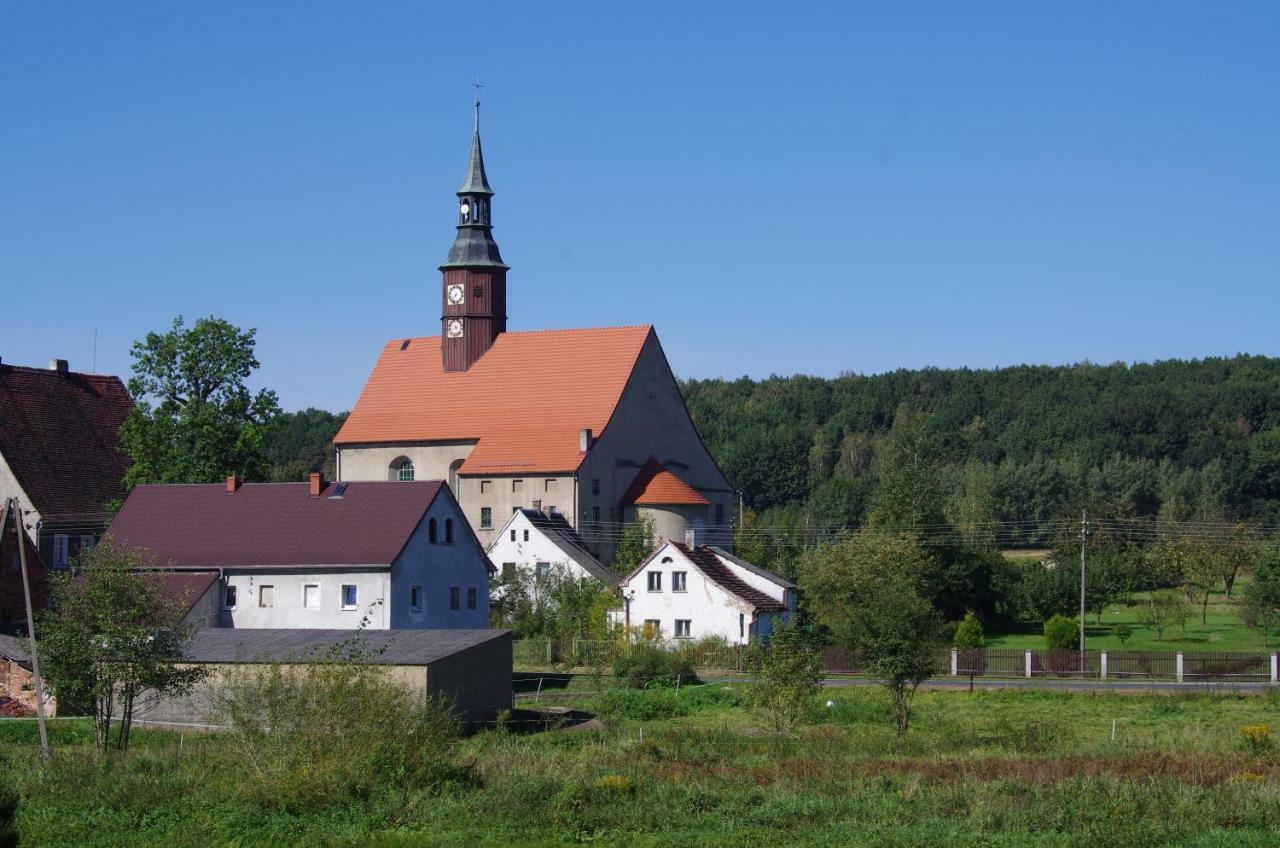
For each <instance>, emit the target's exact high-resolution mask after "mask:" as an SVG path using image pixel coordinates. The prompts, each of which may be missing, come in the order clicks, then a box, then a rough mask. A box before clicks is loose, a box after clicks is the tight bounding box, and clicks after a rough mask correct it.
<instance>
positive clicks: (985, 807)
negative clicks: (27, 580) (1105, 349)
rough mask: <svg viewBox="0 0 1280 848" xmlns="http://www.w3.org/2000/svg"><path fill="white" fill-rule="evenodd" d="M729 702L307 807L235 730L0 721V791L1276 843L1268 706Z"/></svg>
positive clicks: (76, 807)
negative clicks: (793, 709)
mask: <svg viewBox="0 0 1280 848" xmlns="http://www.w3.org/2000/svg"><path fill="white" fill-rule="evenodd" d="M743 691H744V690H743V689H742V688H741V687H739V686H728V685H724V684H713V685H708V686H701V687H692V688H686V689H684V690H683V691H682V692H681V693H680V695H679V696H678V697H677V696H676V695H674V694H673V693H671V692H669V691H657V692H634V691H627V690H610V691H608V692H607V693H606V694H604V695H588V694H583V695H582V696H580V698H579V699H578V701H577V705H578V706H580V707H582V708H585V709H589V710H591V711H593V712H594V713H595V714H596V715H597V719H596V720H595V721H593V722H592V723H591V724H589V725H587V726H584V727H578V728H575V729H564V730H553V731H547V732H542V733H535V734H528V735H516V734H512V733H509V732H504V731H502V730H490V731H485V732H482V733H480V734H478V735H475V736H473V737H470V738H468V739H464V740H462V741H461V742H459V743H457V747H456V750H455V752H454V755H455V758H456V762H457V764H458V767H459V774H460V775H463V776H460V777H459V778H457V779H455V780H451V781H448V782H446V783H444V784H442V785H439V786H436V787H434V788H432V789H416V788H413V787H409V788H407V789H405V788H399V789H394V788H392V787H391V785H390V784H388V785H385V786H379V785H374V786H373V787H372V788H370V789H369V790H368V791H365V792H362V793H360V795H359V796H356V797H348V798H342V799H332V800H331V802H330V803H326V804H317V805H315V806H314V807H311V808H307V809H286V808H282V807H281V806H280V805H277V804H273V803H271V800H270V799H258V800H256V801H255V800H250V798H249V797H248V796H247V794H246V793H245V792H244V791H243V787H242V786H241V781H243V780H244V779H246V776H245V773H244V771H243V769H242V768H240V766H239V765H238V764H239V762H240V761H241V759H242V757H241V752H237V751H235V750H234V748H233V747H232V746H230V745H228V739H229V738H228V737H222V736H200V735H196V736H193V735H186V736H183V737H180V736H178V735H176V734H172V733H163V732H154V731H152V732H147V731H142V732H139V733H138V736H137V739H138V744H137V748H136V750H134V751H131V752H129V753H127V754H124V755H114V756H108V757H106V758H97V757H95V756H92V755H90V754H89V753H88V751H87V747H86V745H87V742H88V739H89V737H88V732H89V731H88V727H87V726H86V725H85V724H83V723H80V722H58V723H55V729H54V733H53V741H54V745H55V759H54V763H53V765H52V766H51V767H49V768H48V769H47V770H42V769H41V768H40V767H39V766H38V765H37V762H36V758H35V756H34V737H35V728H34V726H33V725H32V724H30V723H26V722H23V723H18V722H9V723H0V756H3V757H4V758H5V761H4V763H3V764H0V765H2V766H3V769H2V770H0V775H3V777H2V778H0V779H2V780H4V781H7V782H9V783H11V784H14V785H16V786H17V787H18V788H19V789H20V790H21V794H22V801H21V803H20V805H19V807H18V811H17V826H18V829H19V830H20V833H21V836H22V838H23V843H22V844H24V845H25V844H31V845H41V846H45V845H48V846H58V845H68V846H70V845H75V846H92V845H120V846H124V845H129V846H136V845H166V846H170V845H171V846H195V845H243V846H249V845H372V846H437V845H439V846H458V845H465V846H468V848H484V847H485V846H504V848H505V846H513V845H514V846H541V845H547V846H550V845H563V844H580V843H581V844H592V845H606V846H623V845H626V846H663V848H671V846H716V848H719V846H725V845H733V846H770V848H775V846H779V845H783V844H785V845H804V846H809V845H814V846H846V845H883V846H915V845H928V846H937V845H943V846H1028V845H1029V846H1067V845H1089V846H1157V845H1161V846H1163V845H1194V846H1218V845H1223V846H1227V845H1230V846H1264V845H1276V844H1280V757H1278V756H1277V753H1276V751H1275V749H1274V748H1272V747H1270V746H1266V747H1264V748H1262V749H1261V750H1258V751H1253V750H1251V749H1249V747H1248V746H1247V745H1246V743H1245V739H1244V737H1243V735H1242V734H1241V732H1240V728H1241V727H1242V726H1245V725H1253V724H1258V723H1267V724H1269V725H1270V726H1271V727H1273V728H1277V732H1278V733H1280V699H1277V698H1276V697H1264V696H1251V697H1250V696H1238V697H1237V696H1230V695H1226V696H1208V695H1179V696H1147V695H1113V694H1107V695H1093V694H1060V693H1049V692H1021V691H1020V692H1004V691H1001V692H976V693H964V692H946V693H943V692H931V693H922V694H921V695H920V696H919V697H918V699H917V708H916V713H915V719H914V722H913V727H912V730H911V732H910V734H909V735H908V737H907V739H906V740H905V741H901V742H900V741H898V740H897V739H895V737H894V733H893V730H892V727H891V724H890V720H889V711H888V704H887V701H886V699H885V698H884V696H883V694H882V693H881V691H879V690H878V689H867V690H862V689H858V690H842V691H831V692H823V693H822V694H821V696H820V697H819V698H818V699H816V700H815V701H814V702H813V704H812V709H811V711H810V715H809V716H808V719H807V721H806V723H805V724H804V726H803V727H801V728H800V729H799V730H798V731H797V733H796V734H795V735H794V736H793V737H789V738H778V737H773V736H770V735H768V734H766V733H764V732H763V731H762V730H761V729H759V725H758V722H757V720H756V718H755V716H754V714H753V713H752V712H751V711H750V710H749V709H748V708H746V707H745V706H743V704H742V696H743ZM828 698H829V699H831V701H832V705H831V706H830V707H827V706H826V705H825V701H826V699H828ZM1113 722H1114V728H1115V737H1114V739H1113V738H1112V728H1113ZM307 777H308V775H305V774H299V775H298V779H299V780H304V779H306V778H307ZM0 806H2V805H0ZM2 831H3V823H0V832H2Z"/></svg>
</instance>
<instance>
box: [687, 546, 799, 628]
mask: <svg viewBox="0 0 1280 848" xmlns="http://www.w3.org/2000/svg"><path fill="white" fill-rule="evenodd" d="M672 544H673V545H674V546H675V547H676V548H678V549H679V550H680V553H682V554H684V555H685V556H686V557H688V558H689V561H690V562H692V563H693V564H694V565H696V566H697V567H698V570H699V571H701V572H702V573H703V574H705V575H707V577H709V578H711V579H712V580H714V581H715V582H716V583H717V584H718V585H719V586H720V588H722V589H724V590H725V591H727V592H730V593H731V594H734V595H737V596H738V597H739V598H742V600H744V601H746V602H747V603H749V604H751V605H752V606H753V607H755V608H756V611H757V612H786V611H787V606H786V604H784V603H782V602H781V601H776V600H774V599H773V598H771V597H769V596H768V595H766V594H765V593H764V592H761V591H760V590H759V589H756V588H754V587H752V586H750V585H748V584H747V583H746V581H744V580H743V579H742V578H740V577H738V576H737V575H736V574H734V573H733V572H732V571H730V570H729V567H728V566H727V565H725V564H724V563H723V562H721V561H720V559H719V558H718V557H717V556H716V554H715V551H713V550H711V548H710V547H708V546H707V545H698V546H697V547H692V548H691V547H689V546H688V545H682V544H681V543H679V542H672Z"/></svg>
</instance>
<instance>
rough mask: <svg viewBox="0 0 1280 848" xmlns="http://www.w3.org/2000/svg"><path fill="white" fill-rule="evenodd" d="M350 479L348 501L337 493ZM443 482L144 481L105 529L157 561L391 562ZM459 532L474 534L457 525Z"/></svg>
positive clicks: (198, 564) (207, 564)
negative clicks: (314, 485) (235, 485)
mask: <svg viewBox="0 0 1280 848" xmlns="http://www.w3.org/2000/svg"><path fill="white" fill-rule="evenodd" d="M338 485H345V489H344V491H343V493H342V496H341V497H330V496H331V495H333V494H334V490H335V487H336V486H338ZM443 488H444V486H443V484H442V483H441V482H440V481H439V480H430V481H425V480H424V481H419V482H414V483H390V482H379V483H346V484H335V483H328V484H327V485H326V486H325V488H324V489H323V490H322V491H321V493H320V497H317V498H313V497H311V495H310V487H309V485H308V484H307V483H245V484H242V485H241V486H240V488H239V489H237V490H236V491H235V492H231V493H229V492H227V490H226V486H225V485H224V484H223V483H214V484H206V483H196V484H177V485H145V486H138V487H137V488H135V489H134V490H133V491H132V492H131V493H130V494H129V497H128V499H127V500H126V501H125V502H124V506H123V507H121V509H120V513H119V514H118V515H117V516H116V518H115V521H113V522H111V526H110V527H108V528H107V532H108V533H110V534H112V535H114V536H115V537H116V540H117V541H118V542H121V543H123V544H126V545H129V546H130V547H143V548H147V549H148V550H149V551H150V552H151V553H152V554H154V555H155V558H156V565H157V566H159V567H162V568H163V567H165V566H179V567H187V568H218V567H223V566H237V567H245V566H267V567H271V566H290V565H335V566H337V565H341V566H354V565H377V566H383V565H390V564H391V563H392V562H394V561H395V559H396V558H397V557H398V556H399V555H400V551H401V550H402V549H403V548H404V546H405V543H406V542H408V540H409V537H410V535H412V533H413V531H414V529H415V528H416V527H417V526H418V524H419V523H420V522H421V521H422V516H423V515H424V514H425V513H426V511H427V508H428V507H429V506H430V505H431V502H432V501H433V500H434V499H435V497H436V495H437V494H439V492H440V491H441V490H442V489H443ZM457 532H458V533H459V534H461V535H462V536H464V537H465V536H466V535H468V534H470V532H471V531H470V530H469V529H468V528H467V527H465V526H462V527H459V528H458V529H457Z"/></svg>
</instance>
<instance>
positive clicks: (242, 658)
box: [185, 628, 511, 665]
mask: <svg viewBox="0 0 1280 848" xmlns="http://www.w3.org/2000/svg"><path fill="white" fill-rule="evenodd" d="M510 638H511V631H510V630H363V631H360V630H304V629H276V628H249V629H241V630H236V629H231V628H226V629H223V628H209V629H205V630H197V631H196V633H195V635H194V636H193V637H192V639H191V642H190V643H189V644H188V645H187V649H186V652H185V657H186V659H187V660H189V661H190V662H197V663H253V662H277V661H281V660H311V659H317V658H323V657H325V656H326V655H327V653H328V652H329V651H331V650H337V651H338V652H339V653H340V654H342V653H343V652H346V655H347V656H352V655H354V656H355V657H356V658H360V657H361V656H364V657H368V658H369V661H370V662H375V663H378V664H379V665H426V664H428V663H433V662H435V661H437V660H441V659H444V658H445V657H450V656H453V655H454V654H457V653H461V652H462V651H465V650H467V649H469V648H474V647H476V646H477V645H483V644H485V643H486V642H491V641H493V640H495V639H507V640H510ZM352 649H354V651H352Z"/></svg>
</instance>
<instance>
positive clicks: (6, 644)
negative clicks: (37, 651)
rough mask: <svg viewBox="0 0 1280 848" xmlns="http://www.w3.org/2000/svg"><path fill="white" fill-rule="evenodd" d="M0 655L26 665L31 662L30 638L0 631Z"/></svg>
mask: <svg viewBox="0 0 1280 848" xmlns="http://www.w3.org/2000/svg"><path fill="white" fill-rule="evenodd" d="M0 657H4V658H6V659H10V660H13V661H14V662H16V663H18V664H19V665H27V664H28V663H30V662H31V640H29V639H28V638H27V637H26V636H8V635H5V634H3V633H0Z"/></svg>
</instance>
